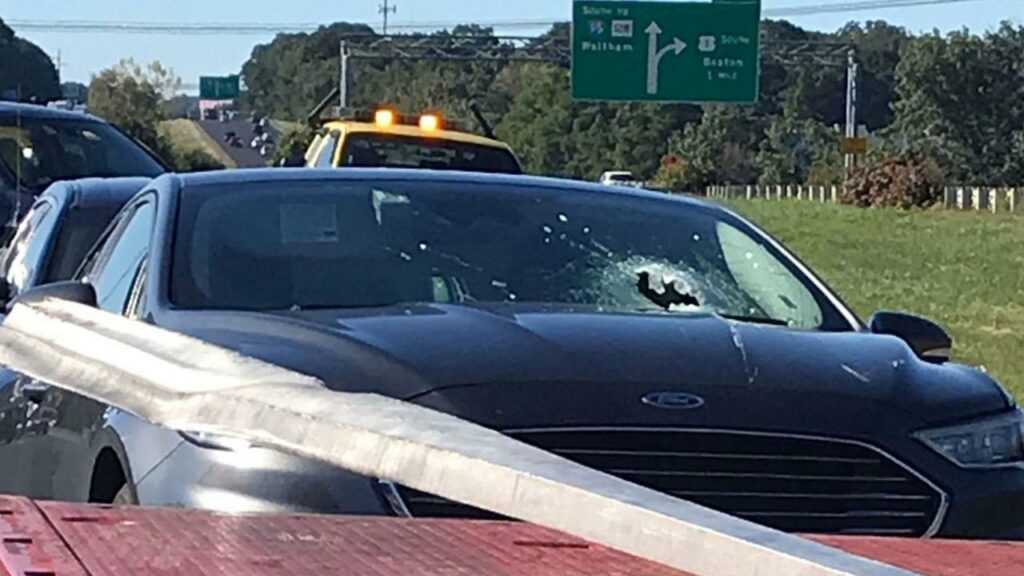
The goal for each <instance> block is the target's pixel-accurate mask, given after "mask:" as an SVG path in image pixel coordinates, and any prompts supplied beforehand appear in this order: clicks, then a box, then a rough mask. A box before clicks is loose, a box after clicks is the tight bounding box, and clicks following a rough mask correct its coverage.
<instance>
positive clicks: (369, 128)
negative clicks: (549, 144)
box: [323, 120, 511, 151]
mask: <svg viewBox="0 0 1024 576" xmlns="http://www.w3.org/2000/svg"><path fill="white" fill-rule="evenodd" d="M323 127H324V128H326V129H327V130H344V131H346V132H349V133H353V134H368V133H373V134H394V135H396V136H411V137H414V138H425V139H430V140H450V141H452V142H461V143H463V144H475V145H477V146H487V147H488V148H500V149H502V150H508V151H511V148H510V147H509V145H508V144H505V143H504V142H501V141H500V140H494V139H492V138H486V137H484V136H478V135H476V134H470V133H469V132H459V131H456V130H435V131H432V132H426V131H424V130H422V129H421V128H420V127H419V126H409V125H406V124H394V125H392V126H388V127H381V126H378V125H376V124H374V123H372V122H355V121H352V120H331V121H329V122H325V123H324V124H323Z"/></svg>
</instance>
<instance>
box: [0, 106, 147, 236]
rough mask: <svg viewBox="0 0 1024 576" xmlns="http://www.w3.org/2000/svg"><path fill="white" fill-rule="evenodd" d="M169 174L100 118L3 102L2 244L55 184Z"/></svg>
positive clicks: (0, 159)
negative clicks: (29, 210) (91, 179)
mask: <svg viewBox="0 0 1024 576" xmlns="http://www.w3.org/2000/svg"><path fill="white" fill-rule="evenodd" d="M165 171H166V167H165V166H164V164H163V163H162V162H161V161H160V159H159V158H157V156H156V155H155V154H153V153H152V152H151V151H150V150H148V149H147V148H146V147H145V146H143V145H142V144H140V143H138V142H136V141H135V140H133V139H132V138H130V137H129V136H127V135H126V134H124V133H123V132H121V131H120V130H118V129H117V128H116V127H114V126H113V125H111V124H109V123H107V122H105V121H104V120H102V119H100V118H96V117H95V116H90V115H88V114H84V113H81V112H69V111H66V110H58V109H54V108H46V107H43V106H35V105H30V104H17V103H12V102H0V223H2V224H3V226H4V228H3V230H2V234H0V240H6V239H7V238H8V237H9V234H10V233H11V232H12V229H13V226H14V224H15V223H16V222H18V221H20V220H21V217H22V216H24V215H25V212H26V211H27V210H28V208H29V207H30V206H32V203H33V200H34V199H35V197H36V196H38V195H39V194H40V193H41V192H42V191H43V190H45V189H46V187H47V186H49V185H50V184H53V183H54V182H58V181H61V180H75V179H78V178H89V177H102V178H108V177H118V176H142V177H147V178H152V177H154V176H157V175H159V174H161V173H163V172H165Z"/></svg>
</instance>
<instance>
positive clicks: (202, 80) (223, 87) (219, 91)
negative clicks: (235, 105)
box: [199, 76, 240, 100]
mask: <svg viewBox="0 0 1024 576" xmlns="http://www.w3.org/2000/svg"><path fill="white" fill-rule="evenodd" d="M239 92H240V90H239V81H238V76H200V77H199V97H200V98H203V99H206V100H232V99H234V98H238V94H239Z"/></svg>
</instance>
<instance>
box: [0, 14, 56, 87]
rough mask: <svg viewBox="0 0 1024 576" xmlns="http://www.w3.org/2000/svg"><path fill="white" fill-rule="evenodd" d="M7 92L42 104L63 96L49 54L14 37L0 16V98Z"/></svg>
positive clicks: (12, 31)
mask: <svg viewBox="0 0 1024 576" xmlns="http://www.w3.org/2000/svg"><path fill="white" fill-rule="evenodd" d="M5 94H8V95H10V96H14V97H15V98H20V99H21V100H25V101H36V102H39V103H44V102H48V101H50V100H56V99H58V98H60V96H61V93H60V83H59V80H58V75H57V68H56V67H55V66H54V65H53V61H52V60H50V57H49V56H47V55H46V52H43V50H42V49H40V48H39V47H38V46H36V45H35V44H33V43H31V42H29V41H27V40H24V39H22V38H18V37H17V36H15V34H14V30H12V29H10V28H9V27H8V26H7V25H6V24H4V21H3V20H2V19H0V97H2V96H3V95H5Z"/></svg>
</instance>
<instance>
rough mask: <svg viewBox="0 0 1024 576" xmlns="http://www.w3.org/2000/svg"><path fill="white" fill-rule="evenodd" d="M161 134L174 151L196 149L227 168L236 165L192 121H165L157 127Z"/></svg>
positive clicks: (179, 119)
mask: <svg viewBox="0 0 1024 576" xmlns="http://www.w3.org/2000/svg"><path fill="white" fill-rule="evenodd" d="M158 129H159V131H160V133H161V134H163V135H164V136H165V137H166V138H168V139H169V140H170V141H171V146H173V147H174V149H175V150H188V149H190V148H198V149H200V150H203V151H204V152H206V153H207V154H209V155H210V156H213V157H214V158H216V159H217V160H219V161H220V163H221V164H223V165H224V166H226V167H228V168H235V167H237V165H236V164H235V161H234V160H232V159H231V156H229V155H228V154H227V153H226V152H224V149H223V148H221V147H220V146H219V145H218V144H217V143H216V142H214V141H213V139H211V138H210V136H209V135H208V134H207V133H206V132H203V130H202V129H201V128H199V126H198V125H196V123H195V122H193V121H192V120H187V119H184V118H177V119H174V120H165V121H163V122H161V123H160V126H159V127H158Z"/></svg>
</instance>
